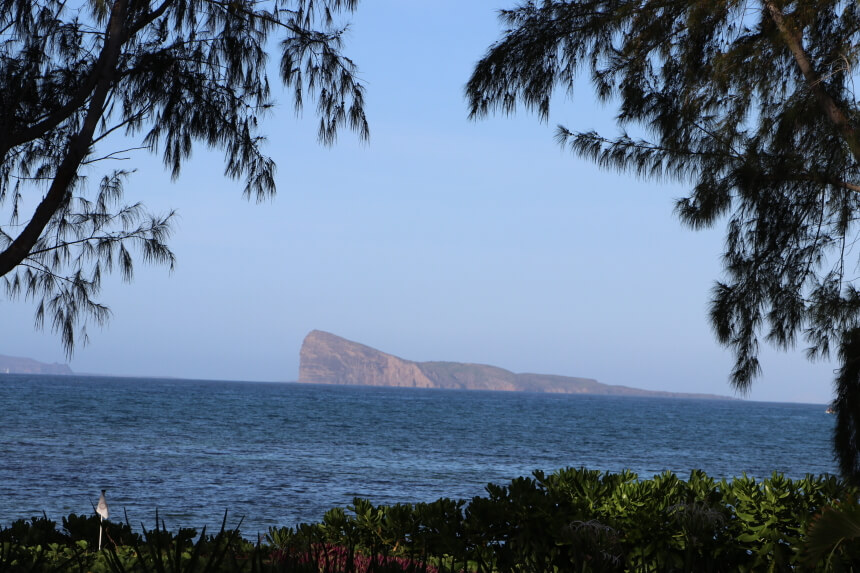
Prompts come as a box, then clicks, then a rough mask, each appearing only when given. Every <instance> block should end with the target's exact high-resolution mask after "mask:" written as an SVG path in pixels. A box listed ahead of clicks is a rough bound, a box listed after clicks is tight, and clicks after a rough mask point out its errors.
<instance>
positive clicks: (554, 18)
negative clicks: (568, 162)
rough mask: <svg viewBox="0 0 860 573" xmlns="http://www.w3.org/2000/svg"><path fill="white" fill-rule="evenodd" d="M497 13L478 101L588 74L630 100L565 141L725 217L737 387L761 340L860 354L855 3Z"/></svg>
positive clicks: (532, 93)
mask: <svg viewBox="0 0 860 573" xmlns="http://www.w3.org/2000/svg"><path fill="white" fill-rule="evenodd" d="M501 18H502V20H503V22H504V23H505V25H506V26H507V30H506V31H505V32H504V34H503V37H502V38H501V40H499V41H498V42H497V43H495V44H494V45H492V46H491V47H490V49H489V51H488V52H487V54H486V55H485V56H484V58H483V59H482V60H481V61H480V62H479V63H478V64H477V65H476V67H475V70H474V72H473V75H472V77H471V78H470V80H469V82H468V85H467V88H466V94H467V98H468V101H469V106H470V112H471V116H472V117H481V116H484V115H485V114H487V113H490V112H495V111H501V112H503V113H510V112H512V111H514V110H515V109H516V107H517V106H518V105H524V106H525V107H526V108H529V109H532V110H536V111H537V112H538V113H539V114H540V116H541V118H542V119H547V118H548V116H549V109H550V102H551V100H552V96H553V93H554V92H555V91H556V90H557V89H560V90H562V91H564V92H566V93H567V94H568V95H571V96H572V95H573V88H574V86H575V85H576V78H577V77H578V76H579V75H580V74H587V75H588V76H589V77H590V80H591V83H592V86H593V89H594V93H595V95H596V97H597V98H598V99H600V100H602V101H604V102H609V103H611V104H613V105H617V106H618V115H617V122H618V125H619V127H620V128H621V135H620V136H617V137H606V136H605V135H601V134H598V133H594V132H577V131H575V130H572V129H568V128H565V127H559V128H558V130H557V138H558V141H559V142H560V143H561V144H562V145H564V146H567V147H569V148H570V149H571V150H572V151H573V152H574V153H576V154H577V155H579V156H581V157H585V158H588V159H590V160H592V161H594V162H595V163H597V164H598V165H600V166H602V167H605V168H609V169H614V170H619V171H629V172H633V173H635V174H637V175H639V176H643V177H646V178H655V179H658V180H659V179H663V178H672V179H676V180H679V181H682V182H684V183H687V184H689V185H690V192H689V195H688V196H687V197H685V198H683V199H681V200H680V201H678V203H677V208H676V210H677V214H678V215H679V217H680V218H681V220H682V221H683V222H684V223H686V224H687V225H689V226H690V227H692V228H701V227H709V226H712V225H714V224H715V223H716V222H718V221H725V222H726V228H727V233H726V248H725V255H724V268H725V276H724V278H723V280H721V281H720V282H718V283H717V284H716V285H715V287H714V291H713V301H712V304H711V319H712V323H713V326H714V329H715V331H716V335H717V337H718V339H719V341H720V342H721V343H723V344H725V345H727V346H728V347H730V348H731V349H732V350H733V351H734V355H735V358H736V362H735V366H734V369H733V371H732V374H731V380H732V383H733V384H734V386H735V387H736V388H737V389H739V390H740V391H746V390H747V389H748V388H749V386H750V384H751V382H752V381H753V379H754V378H755V377H756V376H757V375H758V374H759V371H760V367H759V362H758V349H759V340H760V339H762V338H763V339H764V340H766V341H767V342H770V343H772V344H774V345H776V346H778V347H781V348H790V347H793V346H794V344H795V343H796V341H797V340H798V338H799V337H802V338H805V341H806V342H807V343H808V347H809V349H808V355H809V357H810V358H817V357H822V356H827V355H828V354H829V353H830V351H831V350H833V351H840V350H841V352H840V358H841V359H842V361H843V364H847V363H848V362H851V361H856V360H857V359H858V358H860V355H858V356H854V355H853V354H852V355H850V356H846V355H845V353H846V352H849V353H853V352H860V346H858V345H857V344H856V343H855V342H854V340H855V339H857V338H858V336H860V335H858V332H860V330H858V329H860V292H858V258H857V257H858V251H857V250H856V248H855V244H856V242H857V239H858V233H857V231H858V228H857V216H858V213H860V170H858V160H860V137H858V133H857V129H858V121H860V120H858V105H857V101H856V97H855V91H854V81H855V78H856V77H857V74H856V72H855V69H856V67H857V65H858V55H860V54H858V42H860V5H858V4H857V3H856V2H853V1H820V2H816V1H798V2H791V1H789V2H785V1H782V0H771V1H753V2H750V1H738V0H728V1H727V0H593V1H592V0H582V1H554V0H547V1H544V2H539V3H538V2H528V3H526V4H523V5H521V6H519V7H518V8H516V9H513V10H506V11H503V12H502V13H501ZM634 127H635V129H636V130H638V131H639V132H640V133H644V134H646V135H645V137H643V138H634V137H631V136H629V135H628V134H627V133H628V130H630V131H632V130H633V128H634ZM852 368H853V367H851V368H849V370H851V369H852ZM846 385H847V386H853V385H860V379H858V378H857V377H856V376H854V375H853V374H852V375H849V374H848V373H847V371H846V374H845V375H843V376H840V377H839V378H838V380H837V394H838V396H839V397H840V399H839V400H837V402H836V407H837V413H838V417H839V424H840V425H841V426H843V427H844V428H846V431H847V427H848V426H847V425H850V426H851V428H852V429H851V431H850V432H848V433H846V432H842V433H841V434H839V436H841V438H840V439H839V440H837V455H838V458H839V460H840V463H841V467H842V470H843V472H844V473H845V474H846V476H849V477H853V478H854V479H855V480H857V479H860V455H858V454H860V440H858V437H860V434H856V432H854V430H853V426H854V424H855V422H854V421H853V420H855V419H860V386H858V388H857V389H849V388H848V387H847V386H846ZM846 444H847V445H846Z"/></svg>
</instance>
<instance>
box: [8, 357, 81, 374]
mask: <svg viewBox="0 0 860 573" xmlns="http://www.w3.org/2000/svg"><path fill="white" fill-rule="evenodd" d="M0 374H74V372H72V369H71V368H69V365H68V364H60V363H58V362H54V363H53V364H46V363H44V362H39V361H38V360H33V359H32V358H22V357H20V356H4V355H2V354H0Z"/></svg>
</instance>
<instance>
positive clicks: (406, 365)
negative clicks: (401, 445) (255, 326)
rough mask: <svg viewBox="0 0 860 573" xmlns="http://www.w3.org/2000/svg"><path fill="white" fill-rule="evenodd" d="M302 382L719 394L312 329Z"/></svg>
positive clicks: (678, 395)
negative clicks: (437, 358) (404, 350)
mask: <svg viewBox="0 0 860 573" xmlns="http://www.w3.org/2000/svg"><path fill="white" fill-rule="evenodd" d="M299 382H302V383H307V384H349V385H357V386H399V387H408V388H451V389H460V390H506V391H526V392H555V393H561V394H604V395H618V396H655V397H660V396H662V397H667V398H716V399H726V397H725V396H715V395H713V394H683V393H675V392H654V391H651V390H641V389H639V388H630V387H627V386H614V385H610V384H601V383H600V382H598V381H597V380H593V379H591V378H574V377H569V376H553V375H549V374H515V373H513V372H510V371H508V370H505V369H503V368H497V367H495V366H487V365H485V364H464V363H460V362H412V361H410V360H404V359H402V358H398V357H397V356H393V355H391V354H386V353H385V352H380V351H379V350H375V349H373V348H371V347H369V346H365V345H363V344H359V343H357V342H352V341H350V340H346V339H345V338H341V337H339V336H335V335H334V334H331V333H328V332H323V331H321V330H314V331H312V332H311V333H310V334H308V335H307V336H306V337H305V340H304V342H303V343H302V349H301V352H300V354H299Z"/></svg>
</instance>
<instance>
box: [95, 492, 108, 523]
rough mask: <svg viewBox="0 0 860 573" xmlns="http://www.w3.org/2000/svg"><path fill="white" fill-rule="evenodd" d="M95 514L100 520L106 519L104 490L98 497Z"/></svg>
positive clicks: (106, 509)
mask: <svg viewBox="0 0 860 573" xmlns="http://www.w3.org/2000/svg"><path fill="white" fill-rule="evenodd" d="M96 513H98V514H99V515H101V516H102V519H107V518H108V515H109V512H108V506H107V501H106V500H105V490H102V494H101V495H100V496H99V504H98V506H97V507H96Z"/></svg>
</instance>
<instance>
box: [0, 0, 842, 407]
mask: <svg viewBox="0 0 860 573" xmlns="http://www.w3.org/2000/svg"><path fill="white" fill-rule="evenodd" d="M511 5H512V3H511V2H510V1H508V0H480V1H478V0H475V1H472V2H465V3H464V2H454V1H450V0H443V1H440V2H434V3H418V2H409V1H406V2H404V1H402V0H400V1H394V0H375V1H374V0H367V1H365V2H361V3H360V4H359V8H358V11H357V12H356V13H355V14H354V15H353V16H352V17H351V18H350V20H351V22H352V24H351V27H350V32H349V34H348V36H347V38H346V42H347V47H346V50H345V51H346V52H347V53H348V54H349V55H350V57H352V58H353V59H354V60H355V61H356V63H357V64H358V66H359V68H360V70H361V77H362V78H363V80H364V81H365V82H366V86H367V112H368V118H369V120H370V126H371V139H370V142H369V143H367V144H364V143H360V142H359V141H358V140H357V137H356V136H355V135H354V134H353V133H351V132H347V131H343V132H341V134H340V136H339V139H338V142H337V144H336V145H335V146H334V147H332V148H325V147H322V146H320V145H319V144H317V142H316V118H315V115H314V113H313V106H312V104H311V105H308V106H307V109H306V110H305V112H304V114H303V115H302V117H301V118H296V116H295V114H294V113H293V104H292V101H291V100H290V98H289V97H288V95H287V94H286V93H283V92H280V93H278V95H277V99H278V104H279V105H278V106H277V108H276V109H275V111H274V112H273V113H272V114H271V115H270V116H269V117H268V118H267V119H266V121H265V122H264V124H263V128H262V132H263V133H264V134H266V135H267V136H268V139H269V141H268V144H267V146H266V148H265V150H266V151H267V152H268V153H269V154H270V155H271V156H272V157H273V158H274V159H275V161H276V163H277V165H278V175H277V185H278V195H277V197H275V198H274V199H273V200H272V201H269V202H264V203H261V204H256V203H253V202H250V203H249V202H247V201H245V200H243V199H242V198H241V184H240V183H239V182H235V181H231V180H229V179H226V178H225V177H223V175H222V173H223V161H222V157H221V155H220V154H213V153H211V152H208V151H206V150H205V148H204V147H202V146H198V147H197V148H196V149H195V153H194V156H193V159H192V161H191V162H189V163H188V164H187V166H186V168H185V169H184V171H183V173H182V176H181V177H180V179H179V180H178V181H177V182H175V183H173V182H171V181H170V179H169V177H168V175H167V174H166V173H165V172H164V170H163V168H162V166H161V163H160V160H159V159H158V158H155V157H153V156H151V155H148V154H146V153H144V152H138V153H136V154H134V155H132V160H131V161H129V162H128V165H123V167H136V168H137V170H138V171H137V173H135V174H134V175H133V176H132V178H131V179H130V181H129V183H128V184H127V186H126V199H127V200H129V201H138V200H140V201H143V202H144V203H145V204H146V205H147V207H148V208H149V209H150V210H152V211H154V212H166V211H168V210H169V209H171V208H175V209H177V211H178V212H179V217H180V218H179V220H178V224H177V226H176V232H175V235H174V237H173V239H172V240H171V246H172V248H173V249H174V251H175V253H176V255H177V257H178V263H177V266H176V269H175V271H174V272H173V273H172V274H171V273H169V272H168V271H167V270H166V269H165V268H162V267H147V266H145V265H144V264H143V263H141V262H138V264H137V266H136V271H135V278H134V281H133V282H132V283H131V284H124V283H121V282H120V281H119V278H118V277H113V278H112V279H111V280H109V281H106V284H105V288H104V289H103V293H102V296H101V300H102V302H104V303H106V304H108V305H109V306H110V308H111V310H112V311H113V317H112V319H111V320H110V322H109V324H108V325H107V326H106V327H104V328H99V327H97V326H91V327H90V328H89V336H90V343H89V345H87V346H84V347H79V348H78V349H77V350H76V351H75V354H74V357H73V359H72V360H71V361H70V365H71V367H72V369H73V370H75V371H76V372H82V373H103V374H117V375H133V376H173V377H183V378H204V379H230V380H266V381H291V380H295V379H296V378H297V376H298V365H299V348H300V345H301V342H302V339H303V337H304V336H305V335H306V334H307V333H308V332H309V331H310V330H313V329H321V330H327V331H330V332H333V333H335V334H338V335H340V336H343V337H346V338H349V339H351V340H355V341H358V342H361V343H364V344H367V345H369V346H373V347H375V348H378V349H380V350H383V351H385V352H389V353H392V354H396V355H398V356H401V357H403V358H407V359H412V360H450V361H460V362H477V363H486V364H493V365H496V366H500V367H503V368H507V369H509V370H513V371H516V372H539V373H548V374H559V375H568V376H583V377H592V378H596V379H597V380H599V381H601V382H604V383H607V384H623V385H630V386H637V387H642V388H648V389H659V390H668V391H678V392H708V393H717V394H729V395H733V394H734V393H733V391H732V389H731V388H730V386H729V384H728V376H729V372H730V369H731V364H732V359H731V355H730V353H729V352H728V351H727V350H725V349H723V348H722V347H720V346H719V345H718V344H717V342H716V340H715V338H714V336H713V333H712V331H711V329H710V326H709V324H708V316H707V309H708V301H709V298H710V289H711V287H712V286H713V283H714V281H715V280H716V279H718V278H719V277H720V274H721V270H720V253H721V248H722V241H723V227H722V226H720V225H718V226H717V227H716V228H714V229H712V230H707V231H697V232H694V231H691V230H688V229H686V228H683V227H682V226H681V224H680V223H679V222H678V220H677V219H676V218H675V217H674V216H673V214H672V208H673V204H674V200H675V199H676V198H678V197H680V196H682V195H684V194H685V188H684V186H682V185H680V184H677V183H672V182H655V181H643V180H638V179H636V178H635V177H634V176H632V175H630V174H624V173H615V172H605V171H601V170H600V169H598V168H597V167H595V166H594V165H592V164H590V163H587V162H585V161H582V160H580V159H577V158H576V157H574V156H573V155H571V154H570V153H568V152H566V151H564V150H562V149H561V148H560V147H559V146H558V145H557V144H556V143H555V142H554V140H553V135H554V130H555V126H556V124H559V123H560V124H564V125H566V126H568V127H570V128H575V129H582V130H586V129H597V130H599V131H604V132H608V133H610V134H614V133H615V132H616V131H617V129H616V128H615V126H614V123H613V122H612V116H613V110H612V109H611V108H602V107H600V106H598V105H597V104H595V103H594V99H593V97H592V95H591V93H590V92H589V91H588V90H587V85H584V86H583V87H584V88H586V89H582V90H580V91H579V93H578V94H577V98H576V99H575V100H573V101H570V100H565V99H563V98H557V101H556V103H555V107H554V108H553V110H552V114H551V118H550V121H549V122H548V123H547V124H542V123H540V122H539V121H538V119H537V117H536V116H535V115H533V114H530V113H527V112H525V111H520V113H518V114H517V115H516V116H514V117H503V116H491V117H489V118H486V119H483V120H479V121H470V120H468V118H467V108H466V102H465V99H464V97H463V86H464V84H465V82H466V80H467V79H468V77H469V74H470V72H471V69H472V67H473V65H474V64H475V62H476V61H477V60H478V59H479V58H480V57H481V55H482V54H483V53H484V52H485V50H486V48H487V47H488V46H489V45H490V44H491V43H492V42H493V41H494V40H495V39H497V38H498V36H499V33H500V30H501V26H500V24H499V23H498V21H497V18H496V13H497V11H498V9H500V8H507V7H511ZM273 79H274V78H273ZM0 305H2V313H3V327H2V329H0V353H2V354H7V355H13V356H27V357H31V358H35V359H37V360H41V361H47V362H53V361H59V362H64V361H66V360H65V357H64V354H63V349H62V345H61V343H60V340H59V337H58V336H57V335H56V334H53V333H51V332H50V330H48V329H46V330H45V331H44V332H39V331H35V330H34V328H33V315H34V312H35V308H34V305H33V304H32V303H28V302H24V301H18V302H10V301H8V300H5V299H2V300H0ZM762 366H763V375H762V377H761V378H760V379H758V380H757V381H756V382H755V384H754V385H753V388H752V392H751V393H750V394H749V396H748V397H749V398H751V399H755V400H774V401H799V402H817V403H824V402H827V401H829V400H830V399H831V395H832V386H831V384H832V378H833V368H834V366H833V364H831V363H826V362H825V363H816V364H810V363H808V362H806V361H805V360H804V358H803V349H802V347H799V348H798V349H796V350H794V351H792V352H788V353H783V352H775V351H772V350H770V349H765V350H764V351H763V353H762Z"/></svg>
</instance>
